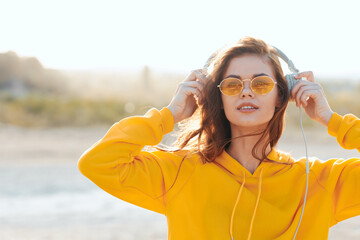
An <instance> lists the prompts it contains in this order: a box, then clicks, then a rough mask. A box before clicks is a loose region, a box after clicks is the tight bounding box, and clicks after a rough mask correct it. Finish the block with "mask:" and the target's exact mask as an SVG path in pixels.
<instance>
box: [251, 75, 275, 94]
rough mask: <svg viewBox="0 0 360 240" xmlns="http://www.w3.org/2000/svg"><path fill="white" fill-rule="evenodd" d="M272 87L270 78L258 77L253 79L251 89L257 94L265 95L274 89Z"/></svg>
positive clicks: (272, 83)
mask: <svg viewBox="0 0 360 240" xmlns="http://www.w3.org/2000/svg"><path fill="white" fill-rule="evenodd" d="M274 85H275V84H274V81H273V80H272V79H271V78H269V77H266V76H260V77H256V78H254V80H253V81H252V85H251V88H252V89H253V91H254V92H256V93H258V94H266V93H269V92H271V90H272V89H273V88H274Z"/></svg>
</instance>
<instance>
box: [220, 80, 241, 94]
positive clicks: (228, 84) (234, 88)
mask: <svg viewBox="0 0 360 240" xmlns="http://www.w3.org/2000/svg"><path fill="white" fill-rule="evenodd" d="M242 87H243V85H242V82H241V81H240V80H239V79H237V78H226V79H225V80H223V81H222V82H221V84H220V90H221V92H222V93H224V94H225V95H229V96H233V95H236V94H238V93H240V92H241V90H242Z"/></svg>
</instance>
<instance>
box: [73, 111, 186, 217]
mask: <svg viewBox="0 0 360 240" xmlns="http://www.w3.org/2000/svg"><path fill="white" fill-rule="evenodd" d="M173 127H174V119H173V116H172V113H171V112H170V110H169V109H168V108H166V107H165V108H163V109H161V110H160V111H159V110H157V109H156V108H152V109H150V110H149V111H148V112H147V113H146V114H145V115H144V116H133V117H128V118H124V119H122V120H121V121H119V122H117V123H115V124H114V125H113V126H112V127H111V128H110V129H109V130H108V132H107V133H106V134H105V136H104V137H103V138H102V139H100V140H99V141H98V142H96V143H95V144H94V145H93V146H92V147H90V148H89V149H88V150H87V151H85V152H84V153H83V154H82V156H81V157H80V159H79V161H78V167H79V170H80V172H81V173H82V174H83V175H85V176H86V177H87V178H89V179H90V180H91V181H93V182H94V183H95V184H96V185H98V186H99V187H100V188H102V189H103V190H105V191H106V192H108V193H110V194H112V195H113V196H115V197H117V198H120V199H122V200H124V201H126V202H129V203H132V204H135V205H137V206H140V207H143V208H146V209H149V210H151V211H155V212H158V213H162V214H164V212H165V205H166V198H165V196H162V197H161V195H163V194H164V193H165V190H166V189H168V188H169V187H170V185H171V184H172V183H173V181H174V179H175V177H174V176H175V174H176V172H177V169H178V165H179V161H181V157H179V156H177V155H176V154H174V153H169V152H164V151H156V152H146V151H142V148H143V147H144V146H146V145H157V144H159V143H160V141H161V140H162V138H163V135H165V134H167V133H169V132H171V131H172V130H173Z"/></svg>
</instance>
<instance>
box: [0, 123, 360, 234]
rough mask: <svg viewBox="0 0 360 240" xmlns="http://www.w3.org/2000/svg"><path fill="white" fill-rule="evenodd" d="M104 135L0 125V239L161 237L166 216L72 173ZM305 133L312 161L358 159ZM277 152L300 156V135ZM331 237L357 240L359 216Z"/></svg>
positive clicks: (286, 139)
mask: <svg viewBox="0 0 360 240" xmlns="http://www.w3.org/2000/svg"><path fill="white" fill-rule="evenodd" d="M106 131H107V128H104V127H103V128H61V129H23V128H17V127H12V126H4V125H1V126H0V240H3V239H4V240H8V239H10V240H20V239H27V240H35V239H36V240H38V239H44V240H45V239H51V240H60V239H72V240H85V239H86V240H95V239H102V240H114V239H120V240H135V239H149V240H164V239H166V236H167V223H166V217H165V216H163V215H160V214H157V213H154V212H151V211H149V210H145V209H142V208H139V207H137V206H133V205H130V204H128V203H126V202H124V201H122V200H119V199H117V198H115V197H113V196H111V195H109V194H107V193H105V192H103V191H102V190H101V189H100V188H98V187H97V186H96V185H94V184H93V183H92V182H91V181H90V180H88V179H87V178H85V177H84V176H82V175H81V174H80V172H79V171H78V169H77V160H78V159H79V157H80V155H81V154H82V152H84V151H85V150H86V149H87V148H88V147H90V146H91V145H92V144H93V143H95V142H96V141H97V140H98V139H99V138H101V137H102V136H103V135H104V134H105V133H106ZM305 133H306V137H307V140H308V146H309V155H310V156H317V157H319V158H320V159H321V160H326V159H329V158H331V157H342V158H350V157H359V155H360V154H359V153H358V152H357V151H354V150H344V149H341V148H340V147H339V146H338V144H337V142H336V140H335V139H334V138H332V137H331V136H329V135H327V132H326V129H325V128H321V129H320V130H316V131H313V130H308V131H306V132H305ZM277 148H278V149H281V150H283V151H288V152H291V153H292V155H293V156H294V157H295V158H298V157H301V156H305V148H304V143H303V139H302V135H301V132H300V131H299V130H296V131H292V132H285V134H284V135H283V137H282V139H281V141H280V143H279V145H278V147H277ZM354 190H355V189H354ZM329 239H332V240H340V239H341V240H344V239H348V240H355V239H360V216H359V217H355V218H351V219H348V220H346V221H343V222H341V223H339V224H337V225H335V226H334V227H333V228H331V229H330V234H329Z"/></svg>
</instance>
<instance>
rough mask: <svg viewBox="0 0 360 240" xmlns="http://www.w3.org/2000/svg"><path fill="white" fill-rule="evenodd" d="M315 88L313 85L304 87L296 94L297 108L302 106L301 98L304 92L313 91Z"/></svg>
mask: <svg viewBox="0 0 360 240" xmlns="http://www.w3.org/2000/svg"><path fill="white" fill-rule="evenodd" d="M312 88H313V86H311V85H302V86H301V87H300V88H299V90H298V91H297V92H296V96H295V103H296V106H297V107H298V106H300V104H301V96H302V94H303V93H304V91H307V90H311V89H312Z"/></svg>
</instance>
